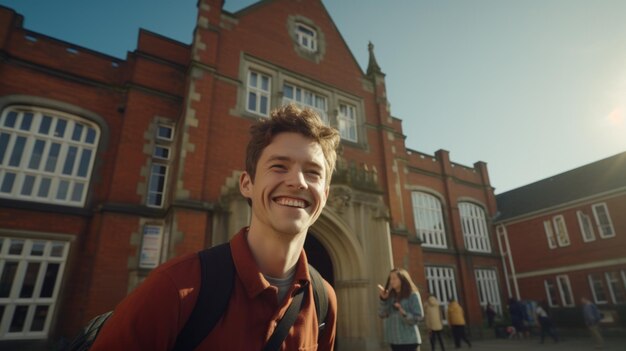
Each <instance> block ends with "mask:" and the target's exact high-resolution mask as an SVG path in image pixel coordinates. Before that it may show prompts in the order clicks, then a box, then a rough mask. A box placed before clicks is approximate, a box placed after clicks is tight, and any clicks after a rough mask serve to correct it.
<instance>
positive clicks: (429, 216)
mask: <svg viewBox="0 0 626 351" xmlns="http://www.w3.org/2000/svg"><path fill="white" fill-rule="evenodd" d="M411 198H412V200H413V219H414V221H415V232H416V233H417V236H418V237H419V238H420V240H422V245H423V246H425V247H439V248H446V247H447V244H446V231H445V227H444V225H443V214H442V211H441V202H440V201H439V199H437V198H436V197H434V196H432V195H430V194H426V193H422V192H417V191H415V192H413V193H412V194H411Z"/></svg>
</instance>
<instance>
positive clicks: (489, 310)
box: [485, 302, 496, 328]
mask: <svg viewBox="0 0 626 351" xmlns="http://www.w3.org/2000/svg"><path fill="white" fill-rule="evenodd" d="M485 315H487V326H488V327H489V328H492V327H493V321H494V319H495V318H496V310H494V309H493V306H492V305H491V303H489V302H487V307H485Z"/></svg>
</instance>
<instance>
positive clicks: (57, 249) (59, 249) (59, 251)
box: [50, 242, 65, 257]
mask: <svg viewBox="0 0 626 351" xmlns="http://www.w3.org/2000/svg"><path fill="white" fill-rule="evenodd" d="M64 249H65V244H63V243H59V242H53V243H52V250H50V256H51V257H63V251H64Z"/></svg>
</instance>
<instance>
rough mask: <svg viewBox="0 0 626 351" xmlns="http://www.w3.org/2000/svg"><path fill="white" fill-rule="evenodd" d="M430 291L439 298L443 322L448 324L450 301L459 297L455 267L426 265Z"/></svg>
mask: <svg viewBox="0 0 626 351" xmlns="http://www.w3.org/2000/svg"><path fill="white" fill-rule="evenodd" d="M424 269H425V270H426V282H427V283H428V291H429V292H430V293H432V294H434V295H435V296H437V298H438V299H439V301H440V303H441V306H442V307H443V310H444V313H443V323H444V324H448V313H447V311H448V301H449V300H450V299H451V298H454V299H455V300H456V299H458V297H457V292H456V281H455V278H454V269H453V268H451V267H441V266H425V267H424Z"/></svg>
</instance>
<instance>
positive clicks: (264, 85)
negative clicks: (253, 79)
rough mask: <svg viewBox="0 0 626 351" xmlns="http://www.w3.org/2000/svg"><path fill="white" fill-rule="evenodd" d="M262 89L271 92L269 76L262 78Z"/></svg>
mask: <svg viewBox="0 0 626 351" xmlns="http://www.w3.org/2000/svg"><path fill="white" fill-rule="evenodd" d="M261 89H263V90H265V91H268V90H270V79H269V77H267V76H261Z"/></svg>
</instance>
